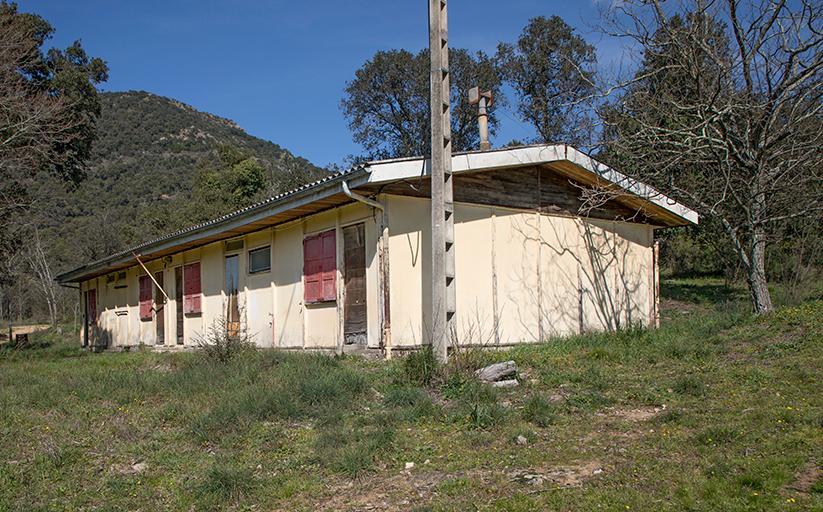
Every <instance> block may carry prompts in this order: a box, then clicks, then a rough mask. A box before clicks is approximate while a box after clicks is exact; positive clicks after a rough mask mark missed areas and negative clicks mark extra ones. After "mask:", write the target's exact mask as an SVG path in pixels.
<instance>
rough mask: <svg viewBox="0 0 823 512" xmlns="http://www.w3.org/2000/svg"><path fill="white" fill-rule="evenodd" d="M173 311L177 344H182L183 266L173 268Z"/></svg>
mask: <svg viewBox="0 0 823 512" xmlns="http://www.w3.org/2000/svg"><path fill="white" fill-rule="evenodd" d="M174 311H175V313H176V315H175V330H176V331H177V344H178V345H182V344H183V340H184V336H183V267H176V268H175V269H174Z"/></svg>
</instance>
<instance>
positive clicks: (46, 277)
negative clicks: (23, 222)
mask: <svg viewBox="0 0 823 512" xmlns="http://www.w3.org/2000/svg"><path fill="white" fill-rule="evenodd" d="M33 235H34V236H33V237H32V239H31V241H30V243H29V244H28V250H27V251H25V257H26V261H27V263H28V266H29V269H30V270H31V272H32V274H33V276H34V282H35V283H37V286H38V288H40V291H41V292H42V294H43V298H44V299H45V301H46V306H47V307H48V310H49V323H51V324H52V325H55V324H56V323H57V318H58V311H57V292H56V286H57V285H56V284H55V282H54V276H53V275H52V273H51V266H50V265H49V260H48V258H46V252H45V251H44V250H43V244H42V242H41V241H40V232H39V231H38V230H37V228H35V229H34V233H33Z"/></svg>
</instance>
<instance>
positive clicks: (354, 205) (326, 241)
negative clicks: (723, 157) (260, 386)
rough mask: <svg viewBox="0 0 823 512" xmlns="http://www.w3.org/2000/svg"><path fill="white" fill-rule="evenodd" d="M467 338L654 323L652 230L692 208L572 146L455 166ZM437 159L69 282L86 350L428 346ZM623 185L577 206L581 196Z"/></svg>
mask: <svg viewBox="0 0 823 512" xmlns="http://www.w3.org/2000/svg"><path fill="white" fill-rule="evenodd" d="M452 170H453V172H454V178H453V179H454V181H453V187H454V200H455V222H454V244H455V245H454V247H455V250H456V257H455V267H456V268H455V269H454V270H455V276H456V277H455V279H456V291H457V304H456V311H457V316H456V325H457V332H456V339H457V340H458V341H459V342H460V343H475V344H485V345H510V344H516V343H523V342H536V341H542V340H546V339H548V338H550V337H554V336H562V335H568V334H574V333H579V332H582V331H589V330H603V329H618V328H623V327H627V326H634V325H644V326H654V325H655V324H656V319H657V318H658V304H659V300H658V284H657V283H658V262H657V253H656V250H655V242H654V230H655V229H658V228H664V227H670V226H682V225H688V224H695V223H697V221H698V217H697V214H696V213H695V212H693V211H692V210H690V209H688V208H686V207H685V206H683V205H681V204H678V203H677V202H675V201H673V200H671V199H669V198H667V197H666V196H664V195H663V194H661V193H659V192H658V191H656V190H654V189H652V188H651V187H648V186H646V185H644V184H642V183H638V182H636V181H632V180H630V179H628V178H626V177H625V176H623V175H621V174H620V173H618V172H616V171H614V170H612V169H610V168H609V167H607V166H605V165H603V164H601V163H599V162H597V161H595V160H594V159H592V158H591V157H589V156H587V155H585V154H583V153H581V152H580V151H578V150H576V149H574V148H572V147H570V146H567V145H563V144H559V145H539V146H527V147H519V148H509V149H500V150H491V151H480V152H468V153H461V154H456V155H454V156H453V157H452ZM428 176H429V169H428V161H427V160H425V159H423V158H403V159H394V160H385V161H375V162H368V163H365V164H362V165H357V166H355V167H353V168H352V169H349V170H347V171H344V172H338V173H335V174H330V175H329V176H327V177H325V178H323V179H321V180H319V181H316V182H314V183H310V184H307V185H304V186H302V187H300V188H298V189H295V190H292V191H290V192H287V193H284V194H280V195H278V196H275V197H272V198H270V199H267V200H265V201H262V202H259V203H257V204H254V205H252V206H249V207H248V208H244V209H242V210H239V211H236V212H233V213H230V214H228V215H224V216H222V217H220V218H217V219H214V220H212V221H209V222H205V223H203V224H199V225H196V226H191V227H189V228H186V229H182V230H180V231H177V232H175V233H171V234H169V235H166V236H163V237H161V238H157V239H155V240H150V241H148V242H145V243H142V244H140V245H138V246H136V247H133V248H131V249H128V250H125V251H123V252H120V253H118V254H114V255H112V256H109V257H107V258H104V259H102V260H99V261H95V262H92V263H89V264H87V265H83V266H82V267H79V268H77V269H74V270H72V271H70V272H66V273H64V274H62V275H60V276H58V278H57V280H58V282H60V283H61V284H64V285H69V283H76V284H77V285H78V286H79V291H80V294H81V298H82V304H83V305H84V318H85V321H84V322H83V329H82V333H81V338H82V342H83V344H84V345H85V346H96V347H105V348H123V347H130V346H136V345H148V346H161V345H162V346H166V347H169V346H192V345H196V344H197V342H198V339H199V337H200V336H202V335H203V333H204V332H205V331H207V330H208V329H209V328H210V327H212V326H214V325H220V326H225V327H221V328H226V329H228V330H229V331H231V332H238V331H239V330H241V329H242V330H243V332H245V333H247V334H248V335H249V336H251V338H252V339H253V340H254V342H255V343H256V344H257V345H259V346H261V347H278V348H311V349H328V350H337V351H343V350H344V347H346V346H349V345H353V346H356V347H367V348H369V349H375V350H384V351H386V352H387V354H390V352H391V350H392V349H395V350H397V349H406V348H414V347H418V346H420V345H421V344H424V343H427V340H428V335H427V326H428V325H430V321H429V320H430V319H429V318H428V317H429V315H430V314H431V307H430V304H428V301H429V297H430V286H431V278H430V264H431V262H430V255H431V249H430V243H431V209H430V208H431V207H430V199H429V197H430V192H429V178H428ZM593 187H594V188H596V189H598V190H601V189H608V190H612V191H615V192H616V193H615V194H614V195H613V196H610V197H607V198H605V199H604V201H602V204H595V205H592V208H589V209H586V211H585V214H581V206H582V205H583V202H584V199H583V190H585V189H592V188H593Z"/></svg>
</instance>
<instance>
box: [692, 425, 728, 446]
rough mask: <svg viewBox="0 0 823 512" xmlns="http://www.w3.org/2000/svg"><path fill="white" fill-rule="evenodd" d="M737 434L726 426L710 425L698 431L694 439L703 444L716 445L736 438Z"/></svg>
mask: <svg viewBox="0 0 823 512" xmlns="http://www.w3.org/2000/svg"><path fill="white" fill-rule="evenodd" d="M737 437H738V434H737V432H736V431H734V430H732V429H731V428H729V427H726V426H712V427H709V428H706V429H704V430H702V431H701V432H699V433H698V434H697V435H696V436H695V439H696V440H697V442H698V443H700V444H702V445H704V446H717V445H721V444H726V443H730V442H732V441H734V440H735V439H737Z"/></svg>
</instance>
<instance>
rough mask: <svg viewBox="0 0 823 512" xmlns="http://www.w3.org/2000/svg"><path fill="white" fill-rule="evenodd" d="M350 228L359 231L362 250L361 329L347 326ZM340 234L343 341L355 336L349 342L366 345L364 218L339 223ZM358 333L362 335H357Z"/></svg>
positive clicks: (349, 297)
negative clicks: (356, 329)
mask: <svg viewBox="0 0 823 512" xmlns="http://www.w3.org/2000/svg"><path fill="white" fill-rule="evenodd" d="M352 228H355V229H357V230H358V231H359V233H358V235H359V236H360V237H361V238H362V245H361V246H360V247H361V248H362V251H363V261H362V264H363V290H362V300H363V316H364V318H363V320H362V322H363V328H362V331H361V330H358V331H350V330H349V326H348V324H349V322H350V318H349V311H350V310H349V301H350V300H351V299H352V297H351V296H350V293H349V291H350V290H349V283H348V281H347V280H348V277H349V276H347V273H348V271H349V268H348V265H347V259H346V240H347V238H346V232H347V231H348V230H350V229H352ZM340 234H341V239H342V240H341V242H340V243H341V244H342V247H341V249H342V255H343V258H342V259H343V261H341V262H340V264H341V266H342V274H343V275H342V279H343V287H344V290H343V295H342V297H343V304H342V309H343V338H344V343H346V344H350V341H349V340H350V339H351V340H355V338H356V341H352V342H351V343H357V344H360V345H368V332H369V321H368V318H369V308H368V272H367V270H368V266H367V264H366V263H367V262H366V254H367V251H366V249H367V247H366V222H365V220H360V221H356V222H351V223H346V224H345V225H341V226H340ZM358 298H360V297H358ZM350 335H351V338H350V337H349V336H350ZM358 335H362V337H359V336H358Z"/></svg>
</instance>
